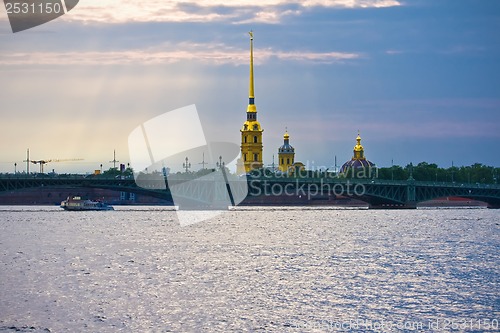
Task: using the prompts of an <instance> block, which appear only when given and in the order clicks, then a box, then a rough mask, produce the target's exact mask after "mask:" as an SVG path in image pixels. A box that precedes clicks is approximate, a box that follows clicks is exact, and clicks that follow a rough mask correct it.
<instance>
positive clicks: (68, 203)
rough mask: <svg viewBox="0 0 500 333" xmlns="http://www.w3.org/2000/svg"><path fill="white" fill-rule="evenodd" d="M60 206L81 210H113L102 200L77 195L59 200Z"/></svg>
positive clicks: (66, 208)
mask: <svg viewBox="0 0 500 333" xmlns="http://www.w3.org/2000/svg"><path fill="white" fill-rule="evenodd" d="M61 208H63V209H65V210H73V211H82V210H114V208H113V206H110V205H108V204H106V203H104V202H102V201H94V200H89V199H82V198H81V197H79V196H69V197H67V198H66V200H63V201H62V202H61Z"/></svg>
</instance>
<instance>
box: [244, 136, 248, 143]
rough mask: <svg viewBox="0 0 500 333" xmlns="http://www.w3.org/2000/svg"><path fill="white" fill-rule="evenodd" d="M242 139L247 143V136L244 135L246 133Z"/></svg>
mask: <svg viewBox="0 0 500 333" xmlns="http://www.w3.org/2000/svg"><path fill="white" fill-rule="evenodd" d="M243 141H244V142H245V143H247V136H246V135H245V137H244V138H243Z"/></svg>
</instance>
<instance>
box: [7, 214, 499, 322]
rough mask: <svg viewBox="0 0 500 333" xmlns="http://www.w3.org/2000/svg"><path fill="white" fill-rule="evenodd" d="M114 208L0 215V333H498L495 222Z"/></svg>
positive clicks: (494, 217)
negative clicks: (183, 222)
mask: <svg viewBox="0 0 500 333" xmlns="http://www.w3.org/2000/svg"><path fill="white" fill-rule="evenodd" d="M115 208H116V209H117V210H115V211H106V212H66V211H62V210H60V209H59V208H58V207H29V206H24V207H0V227H1V233H0V251H1V252H0V256H1V258H2V260H1V265H2V267H1V269H0V281H1V282H2V287H1V289H0V299H1V300H2V302H1V303H0V331H16V330H17V331H25V332H37V331H40V332H43V331H45V332H47V331H48V330H50V331H51V332H79V331H90V332H116V331H118V330H123V331H134V332H141V331H142V332H144V331H158V332H197V331H207V332H224V331H225V332H227V331H262V332H264V331H266V332H267V331H275V332H283V331H284V332H320V331H341V330H343V331H356V330H357V331H360V332H361V331H370V330H374V331H389V332H390V331H401V330H403V329H406V330H407V331H418V330H420V331H422V330H424V331H431V330H434V331H437V330H441V331H446V330H447V325H448V326H449V328H450V329H448V331H449V330H451V327H452V326H451V325H452V324H453V323H454V324H455V326H454V327H455V328H458V331H477V332H480V331H487V330H488V329H487V328H486V326H485V325H486V324H485V323H486V320H488V321H489V322H490V323H491V325H493V326H491V327H490V331H493V330H492V329H493V328H494V325H495V320H496V325H497V327H498V319H499V317H500V316H499V313H500V302H499V294H498V290H499V284H500V279H499V270H500V269H499V267H500V259H499V253H500V251H499V250H500V248H499V246H500V233H499V220H500V219H499V212H498V211H495V210H488V209H418V210H406V211H405V210H399V211H398V210H392V211H389V210H376V211H372V210H359V209H354V210H353V209H334V208H324V207H323V208H314V207H287V208H283V207H268V208H261V207H252V208H236V209H234V210H232V211H230V212H226V213H225V214H223V215H221V216H217V217H215V218H213V219H211V220H209V221H206V222H203V223H199V224H195V225H191V226H188V227H184V228H181V227H180V226H179V225H178V223H177V221H176V215H175V212H174V211H173V210H172V209H170V208H168V207H167V208H165V207H115ZM478 320H479V321H478ZM342 325H343V326H342ZM436 325H438V326H436ZM457 325H462V326H457ZM471 326H472V329H471V328H470V327H471ZM456 331H457V330H456Z"/></svg>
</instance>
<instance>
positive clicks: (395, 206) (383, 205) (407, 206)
mask: <svg viewBox="0 0 500 333" xmlns="http://www.w3.org/2000/svg"><path fill="white" fill-rule="evenodd" d="M368 208H369V209H417V202H416V201H408V202H405V203H402V204H400V203H380V204H370V205H369V206H368Z"/></svg>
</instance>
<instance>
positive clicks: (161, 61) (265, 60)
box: [0, 0, 500, 173]
mask: <svg viewBox="0 0 500 333" xmlns="http://www.w3.org/2000/svg"><path fill="white" fill-rule="evenodd" d="M250 30H253V31H254V35H255V41H254V46H255V50H254V55H255V66H256V67H255V84H256V87H255V94H256V105H257V110H258V112H259V120H260V122H261V124H262V127H263V128H264V162H265V163H266V164H271V163H272V158H273V154H274V155H276V154H277V149H278V147H279V146H280V145H281V144H282V142H283V133H284V131H285V127H287V128H288V131H289V133H290V136H291V138H290V139H291V144H292V145H293V146H294V147H295V148H296V160H300V161H302V162H304V163H308V164H309V165H316V166H333V165H334V160H335V156H337V160H338V164H341V163H343V162H344V161H346V160H348V159H350V157H351V156H352V148H353V146H354V144H355V138H356V135H357V132H358V130H359V131H360V133H361V136H362V138H363V141H362V144H363V145H364V147H365V153H366V156H367V157H368V158H369V159H370V160H372V161H373V162H374V163H376V164H377V165H378V166H390V165H391V161H392V160H393V161H394V164H399V165H406V164H407V163H409V162H413V163H418V162H421V161H427V162H430V163H437V164H438V165H440V166H442V167H449V166H451V163H452V161H453V162H454V164H455V165H470V164H472V163H476V162H478V163H483V164H487V165H495V166H500V151H499V147H500V61H499V60H500V34H499V33H498V31H500V2H498V1H496V0H460V1H456V0H433V1H430V0H302V1H289V0H259V1H248V0H234V1H232V0H226V1H222V0H199V1H189V0H186V1H175V0H150V1H147V2H145V1H140V0H107V1H102V0H80V3H79V4H78V6H77V7H75V8H74V9H73V10H72V11H70V12H69V13H68V14H67V15H65V16H63V17H61V18H59V19H56V20H54V21H52V22H49V23H47V24H44V25H41V26H39V27H36V28H33V29H30V30H26V31H23V32H18V33H15V34H13V33H12V31H11V28H10V25H9V21H8V19H7V14H6V11H5V9H4V8H3V7H2V8H0V88H1V89H0V112H1V125H2V126H1V130H0V148H1V155H0V172H13V171H14V163H17V164H18V167H17V168H18V170H21V171H22V170H25V168H26V167H25V163H23V160H24V159H25V158H26V149H27V148H29V149H30V151H31V158H32V159H34V160H37V159H66V158H81V159H83V161H75V162H66V163H63V162H61V163H51V164H48V165H47V166H46V171H47V170H52V169H55V171H56V172H60V173H63V172H92V171H93V170H94V169H99V166H100V164H103V168H104V169H107V168H109V167H110V166H112V164H111V163H109V161H110V160H112V159H113V150H114V149H116V152H117V159H118V160H120V162H124V163H127V162H128V161H129V156H128V142H127V138H128V135H129V134H130V133H131V132H132V131H133V129H134V128H136V127H137V126H139V125H140V124H142V123H144V122H145V121H147V120H149V119H151V118H153V117H156V116H159V115H161V114H163V113H165V112H168V111H171V110H174V109H178V108H181V107H184V106H187V105H191V104H196V107H197V109H198V112H199V114H200V117H201V121H202V124H203V127H204V131H205V135H206V137H207V140H209V141H229V142H235V143H238V142H239V140H240V137H239V135H240V133H239V129H240V128H241V125H242V123H243V121H244V120H245V117H246V115H245V111H246V106H247V103H248V53H249V50H248V48H249V39H248V31H250ZM190 158H191V160H192V163H193V165H194V164H196V163H197V162H201V160H202V157H201V156H199V157H197V156H192V157H190ZM198 159H199V161H198ZM173 167H174V169H175V168H176V167H177V166H173ZM32 168H34V166H32Z"/></svg>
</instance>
